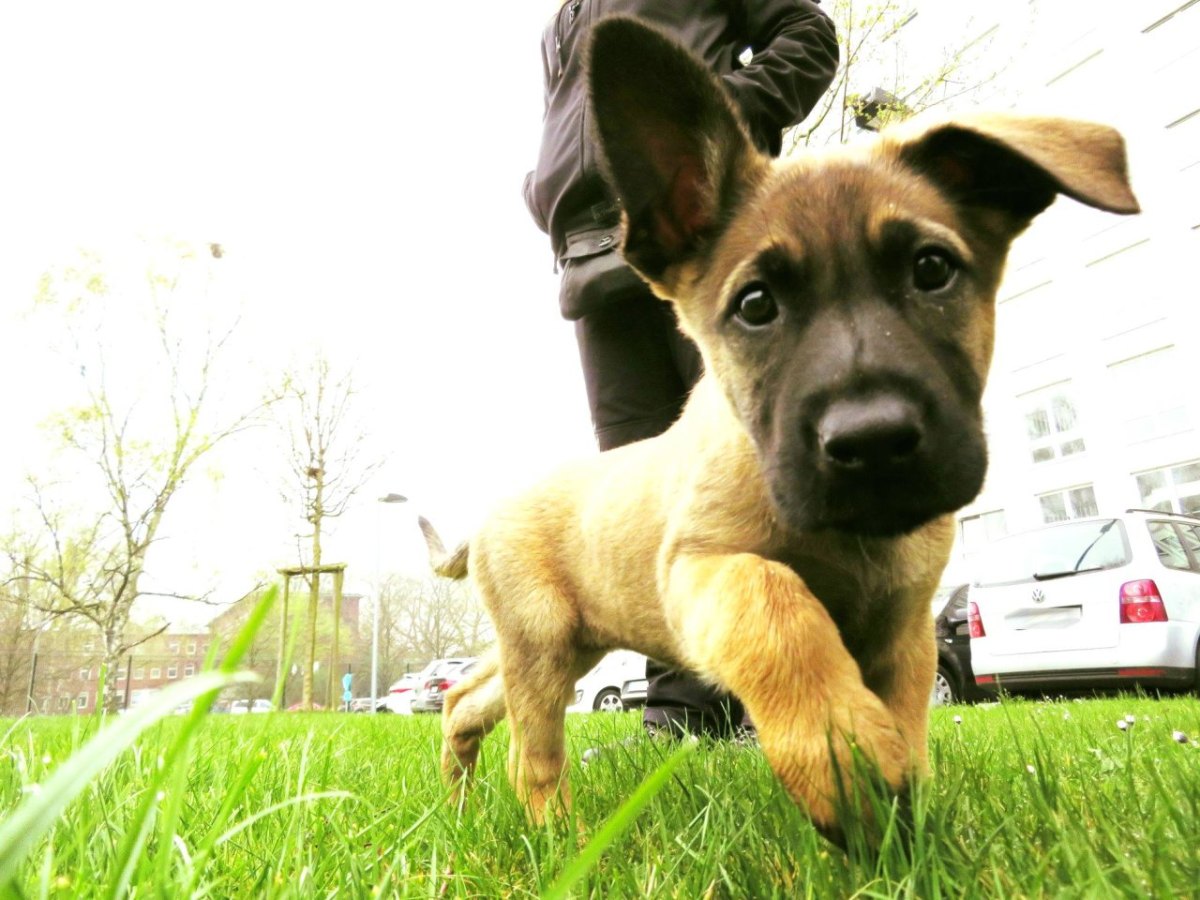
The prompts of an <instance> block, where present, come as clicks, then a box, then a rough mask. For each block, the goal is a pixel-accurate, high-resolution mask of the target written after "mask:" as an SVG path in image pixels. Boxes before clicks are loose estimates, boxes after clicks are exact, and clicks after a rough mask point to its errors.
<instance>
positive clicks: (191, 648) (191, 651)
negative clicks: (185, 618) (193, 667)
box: [187, 641, 196, 656]
mask: <svg viewBox="0 0 1200 900" xmlns="http://www.w3.org/2000/svg"><path fill="white" fill-rule="evenodd" d="M187 654H188V656H195V655H196V642H195V641H188V645H187Z"/></svg>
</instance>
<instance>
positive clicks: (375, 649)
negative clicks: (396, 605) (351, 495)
mask: <svg viewBox="0 0 1200 900" xmlns="http://www.w3.org/2000/svg"><path fill="white" fill-rule="evenodd" d="M379 502H380V503H407V502H408V498H407V497H405V496H404V495H403V494H384V495H383V496H382V497H380V498H379ZM382 531H383V526H382V522H380V523H379V524H378V525H377V527H376V529H375V602H374V603H372V604H371V715H375V713H376V711H377V710H376V708H375V707H376V706H378V704H379V699H378V697H379V595H380V594H381V593H382V591H383V583H382V580H383V567H382V565H381V564H380V559H379V556H380V553H379V541H380V533H381V532H382Z"/></svg>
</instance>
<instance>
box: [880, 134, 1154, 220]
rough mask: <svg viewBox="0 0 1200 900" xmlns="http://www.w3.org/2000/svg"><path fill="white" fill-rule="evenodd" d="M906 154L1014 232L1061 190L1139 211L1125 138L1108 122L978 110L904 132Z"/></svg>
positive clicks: (1092, 202) (1113, 208)
mask: <svg viewBox="0 0 1200 900" xmlns="http://www.w3.org/2000/svg"><path fill="white" fill-rule="evenodd" d="M899 153H900V158H901V159H902V160H904V161H905V162H906V163H908V164H909V165H910V166H912V167H913V168H915V169H917V170H918V171H920V172H921V173H922V174H923V175H925V176H926V177H928V178H930V179H932V180H933V181H934V182H936V183H937V184H938V185H939V186H940V187H941V188H942V189H943V190H944V191H946V192H947V193H948V194H949V195H950V196H951V197H953V198H954V200H955V201H956V202H958V203H960V204H962V205H964V206H968V207H979V208H983V209H992V210H997V211H999V212H1001V213H1004V214H1007V218H1008V225H1009V227H1010V228H1011V230H1012V232H1013V233H1015V232H1018V231H1020V230H1021V229H1023V228H1024V227H1025V226H1026V225H1028V224H1029V222H1030V220H1031V219H1033V217H1034V216H1036V215H1037V214H1038V213H1040V212H1042V211H1043V210H1044V209H1045V208H1046V207H1047V206H1049V205H1050V204H1051V203H1052V202H1053V200H1054V197H1055V195H1056V194H1065V195H1066V196H1068V197H1071V198H1073V199H1075V200H1078V201H1079V202H1080V203H1086V204H1087V205H1088V206H1094V207H1096V208H1097V209H1103V210H1106V211H1108V212H1114V213H1121V214H1129V213H1136V212H1139V211H1140V209H1139V207H1138V202H1137V198H1136V197H1134V195H1133V191H1132V190H1131V189H1130V186H1129V171H1128V164H1127V162H1126V158H1125V141H1124V139H1123V138H1122V137H1121V135H1120V134H1119V133H1118V132H1117V131H1115V130H1114V129H1112V128H1109V127H1108V126H1106V125H1096V124H1093V123H1091V122H1077V121H1073V120H1070V119H1053V118H1039V117H1021V116H1008V115H976V116H968V117H963V118H961V119H956V120H955V121H954V122H951V123H947V124H944V125H940V126H936V127H933V128H930V129H928V130H927V131H925V132H924V133H923V134H920V135H918V136H916V137H915V138H909V139H907V140H906V139H901V142H900V151H899Z"/></svg>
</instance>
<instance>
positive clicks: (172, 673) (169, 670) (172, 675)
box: [167, 665, 179, 678]
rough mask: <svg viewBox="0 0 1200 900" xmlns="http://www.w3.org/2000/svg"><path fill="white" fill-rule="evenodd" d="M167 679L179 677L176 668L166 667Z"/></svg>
mask: <svg viewBox="0 0 1200 900" xmlns="http://www.w3.org/2000/svg"><path fill="white" fill-rule="evenodd" d="M167 677H168V678H178V677H179V669H178V667H176V666H173V665H172V666H167Z"/></svg>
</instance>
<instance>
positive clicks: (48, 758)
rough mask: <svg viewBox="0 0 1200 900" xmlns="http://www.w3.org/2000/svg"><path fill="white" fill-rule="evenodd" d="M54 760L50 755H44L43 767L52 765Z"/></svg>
mask: <svg viewBox="0 0 1200 900" xmlns="http://www.w3.org/2000/svg"><path fill="white" fill-rule="evenodd" d="M52 758H53V757H51V756H50V754H49V753H46V754H43V755H42V765H43V766H48V765H50V762H51V760H52Z"/></svg>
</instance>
